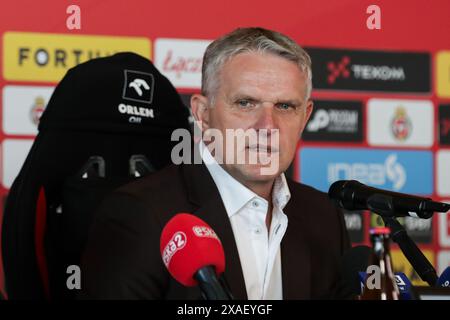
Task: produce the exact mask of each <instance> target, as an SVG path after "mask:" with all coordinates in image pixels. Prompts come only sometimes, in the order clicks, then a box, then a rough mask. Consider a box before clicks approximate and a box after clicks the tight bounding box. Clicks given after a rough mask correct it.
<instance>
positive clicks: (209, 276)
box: [194, 266, 233, 300]
mask: <svg viewBox="0 0 450 320" xmlns="http://www.w3.org/2000/svg"><path fill="white" fill-rule="evenodd" d="M194 278H195V279H196V280H197V281H198V284H199V286H200V290H201V291H202V294H203V297H204V299H205V300H233V297H232V295H231V293H230V292H229V291H228V290H227V288H226V287H225V286H224V285H223V284H222V283H221V282H220V280H219V279H218V278H217V276H216V270H215V268H214V267H213V266H207V267H203V268H201V269H199V270H198V271H197V272H196V273H195V275H194Z"/></svg>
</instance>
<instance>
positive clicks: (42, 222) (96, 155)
mask: <svg viewBox="0 0 450 320" xmlns="http://www.w3.org/2000/svg"><path fill="white" fill-rule="evenodd" d="M188 119H189V110H188V109H187V108H186V107H185V106H184V105H183V103H182V101H181V99H180V96H179V95H178V93H177V92H176V90H175V88H174V87H173V86H172V84H171V83H170V82H169V80H168V79H167V78H166V77H164V76H163V75H161V73H160V72H159V71H158V70H157V69H156V68H155V67H154V66H153V64H152V63H151V62H150V61H149V60H147V59H145V58H143V57H141V56H138V55H136V54H133V53H118V54H115V55H113V56H111V57H107V58H99V59H94V60H90V61H88V62H86V63H83V64H80V65H78V66H76V67H74V68H72V69H71V70H69V71H68V72H67V74H66V75H65V77H64V78H63V80H62V81H61V82H60V83H59V84H58V86H57V87H56V89H55V91H54V93H53V95H52V97H51V99H50V101H49V103H48V106H47V108H46V110H45V111H44V113H43V114H42V117H41V120H40V124H39V133H38V135H37V137H36V139H35V141H34V143H33V145H32V147H31V150H30V152H29V154H28V156H27V158H26V160H25V163H24V165H23V166H22V169H21V171H20V173H19V174H18V176H17V178H16V179H15V181H14V183H13V185H12V187H11V189H10V192H9V194H8V199H7V201H6V207H5V211H4V219H3V226H2V255H3V264H4V272H5V284H6V291H7V294H8V298H9V299H71V298H72V297H73V295H74V291H72V290H69V289H68V288H67V287H66V279H67V277H68V274H67V273H66V271H67V268H68V266H70V265H79V261H80V255H81V252H82V250H83V248H84V244H85V242H86V238H87V233H88V231H89V227H90V223H91V220H92V216H93V213H94V212H95V209H96V207H97V206H98V205H99V203H100V202H101V200H102V198H103V197H104V196H105V195H106V194H107V193H108V192H110V191H112V190H113V189H115V188H117V187H118V186H120V185H121V184H124V183H126V182H128V181H130V180H132V179H136V178H138V177H140V176H143V175H146V174H149V173H150V172H152V171H154V170H159V169H160V168H162V167H164V166H165V165H167V164H169V163H170V162H171V158H170V156H171V150H172V147H173V146H174V144H175V143H176V142H175V141H171V134H172V131H173V130H174V129H177V128H184V129H187V130H189V129H190V124H189V121H188Z"/></svg>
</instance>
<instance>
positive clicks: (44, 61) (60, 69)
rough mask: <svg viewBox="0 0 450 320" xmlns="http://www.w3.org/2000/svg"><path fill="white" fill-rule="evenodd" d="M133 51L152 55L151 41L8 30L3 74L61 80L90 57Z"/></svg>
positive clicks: (33, 78)
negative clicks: (67, 72)
mask: <svg viewBox="0 0 450 320" xmlns="http://www.w3.org/2000/svg"><path fill="white" fill-rule="evenodd" d="M121 51H132V52H135V53H137V54H140V55H142V56H144V57H146V58H150V40H148V39H146V38H140V37H112V36H90V35H89V36H86V35H66V34H49V33H28V32H6V33H5V34H4V36H3V70H4V71H3V72H4V74H3V77H4V78H5V79H7V80H19V81H43V82H58V81H59V80H61V79H62V77H63V76H64V74H65V73H66V71H67V70H68V69H70V68H72V67H74V66H76V65H78V64H80V63H82V62H85V61H88V60H90V59H94V58H99V57H106V56H110V55H113V54H115V53H117V52H121Z"/></svg>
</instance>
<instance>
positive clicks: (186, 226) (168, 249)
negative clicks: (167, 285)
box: [160, 213, 225, 287]
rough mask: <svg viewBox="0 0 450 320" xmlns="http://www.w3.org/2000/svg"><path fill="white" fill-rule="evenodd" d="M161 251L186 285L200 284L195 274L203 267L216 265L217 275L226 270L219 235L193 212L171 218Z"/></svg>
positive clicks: (172, 272)
mask: <svg viewBox="0 0 450 320" xmlns="http://www.w3.org/2000/svg"><path fill="white" fill-rule="evenodd" d="M160 252H161V257H162V259H163V262H164V264H165V266H166V268H167V269H168V271H169V273H170V274H171V275H172V277H174V278H175V280H177V281H178V282H180V283H181V284H183V285H184V286H188V287H190V286H195V285H197V284H198V283H197V281H196V280H195V279H194V275H195V273H196V272H197V271H198V270H199V269H201V268H203V267H206V266H213V267H215V270H216V274H217V276H219V275H220V274H221V273H223V272H224V271H225V253H224V251H223V247H222V243H221V242H220V239H219V237H218V236H217V234H216V233H215V232H214V230H213V229H212V228H211V227H210V226H209V225H208V224H207V223H206V222H205V221H203V220H202V219H200V218H198V217H196V216H194V215H192V214H188V213H179V214H177V215H175V216H174V217H173V218H172V219H170V221H169V222H168V223H167V224H166V226H165V227H164V229H163V231H162V233H161V238H160Z"/></svg>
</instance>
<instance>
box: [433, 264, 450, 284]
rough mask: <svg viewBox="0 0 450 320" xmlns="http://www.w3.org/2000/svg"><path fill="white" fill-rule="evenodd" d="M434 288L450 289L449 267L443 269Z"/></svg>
mask: <svg viewBox="0 0 450 320" xmlns="http://www.w3.org/2000/svg"><path fill="white" fill-rule="evenodd" d="M436 287H444V288H450V267H447V268H445V270H444V271H443V272H442V274H441V276H440V277H439V279H438V281H437V282H436Z"/></svg>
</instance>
